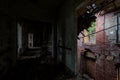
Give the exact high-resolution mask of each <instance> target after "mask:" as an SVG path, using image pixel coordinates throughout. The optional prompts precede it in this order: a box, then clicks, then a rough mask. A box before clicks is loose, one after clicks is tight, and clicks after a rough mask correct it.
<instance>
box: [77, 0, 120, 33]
mask: <svg viewBox="0 0 120 80" xmlns="http://www.w3.org/2000/svg"><path fill="white" fill-rule="evenodd" d="M119 4H120V1H119V0H97V1H96V0H86V1H85V2H84V5H82V6H81V7H80V8H79V9H78V11H77V15H78V20H77V21H78V22H77V23H78V32H77V34H78V35H79V32H81V31H83V30H84V29H87V28H88V27H89V26H90V24H91V22H93V21H95V20H96V16H95V14H96V13H98V12H101V11H104V13H100V14H99V15H104V14H106V13H109V12H112V11H116V10H118V9H119V8H120V5H119Z"/></svg>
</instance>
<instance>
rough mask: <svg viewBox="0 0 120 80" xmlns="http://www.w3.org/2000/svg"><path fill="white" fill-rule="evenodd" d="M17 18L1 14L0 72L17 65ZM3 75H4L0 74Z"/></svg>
mask: <svg viewBox="0 0 120 80" xmlns="http://www.w3.org/2000/svg"><path fill="white" fill-rule="evenodd" d="M16 32H17V29H16V19H15V18H13V17H12V18H11V17H10V16H7V15H3V14H1V15H0V73H3V75H4V73H6V72H7V71H8V70H9V69H10V68H12V67H13V66H14V65H15V62H16V53H17V33H16ZM0 76H2V75H0Z"/></svg>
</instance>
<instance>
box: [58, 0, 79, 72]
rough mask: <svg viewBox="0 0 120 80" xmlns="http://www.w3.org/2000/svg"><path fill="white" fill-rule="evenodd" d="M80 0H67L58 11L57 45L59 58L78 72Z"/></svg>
mask: <svg viewBox="0 0 120 80" xmlns="http://www.w3.org/2000/svg"><path fill="white" fill-rule="evenodd" d="M79 2H80V1H77V0H76V1H74V0H69V1H68V0H67V1H66V2H65V3H64V4H63V5H62V7H61V8H60V11H59V12H58V20H57V46H58V58H59V60H61V61H62V62H63V63H65V65H66V66H67V67H68V68H70V69H71V70H72V71H73V72H76V53H77V51H76V50H77V45H76V43H77V26H76V24H77V23H76V16H75V9H76V5H77V4H78V3H79Z"/></svg>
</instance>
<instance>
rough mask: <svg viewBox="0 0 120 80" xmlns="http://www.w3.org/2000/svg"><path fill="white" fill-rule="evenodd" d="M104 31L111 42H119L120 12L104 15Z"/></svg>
mask: <svg viewBox="0 0 120 80" xmlns="http://www.w3.org/2000/svg"><path fill="white" fill-rule="evenodd" d="M104 23H105V32H106V35H107V37H108V40H109V41H110V42H112V43H120V14H117V15H114V14H113V13H112V14H107V15H105V22H104Z"/></svg>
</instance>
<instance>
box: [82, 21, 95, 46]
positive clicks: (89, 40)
mask: <svg viewBox="0 0 120 80" xmlns="http://www.w3.org/2000/svg"><path fill="white" fill-rule="evenodd" d="M84 35H85V37H84V43H86V44H95V43H96V37H95V22H91V25H90V27H89V28H88V29H84Z"/></svg>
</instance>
